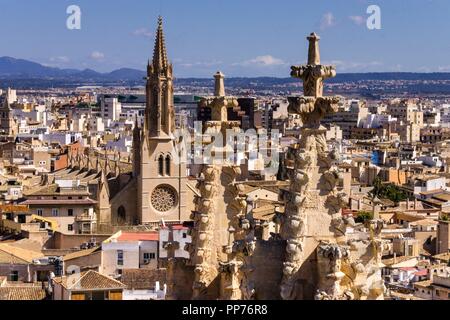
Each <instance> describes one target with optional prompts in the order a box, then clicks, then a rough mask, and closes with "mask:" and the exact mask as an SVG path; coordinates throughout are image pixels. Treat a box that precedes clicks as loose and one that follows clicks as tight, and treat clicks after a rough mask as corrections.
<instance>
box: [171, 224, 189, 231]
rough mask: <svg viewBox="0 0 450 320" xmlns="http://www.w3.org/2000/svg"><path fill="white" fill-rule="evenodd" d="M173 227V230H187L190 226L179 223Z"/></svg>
mask: <svg viewBox="0 0 450 320" xmlns="http://www.w3.org/2000/svg"><path fill="white" fill-rule="evenodd" d="M172 229H173V230H187V229H188V228H187V227H185V226H183V225H181V224H177V225H174V226H172Z"/></svg>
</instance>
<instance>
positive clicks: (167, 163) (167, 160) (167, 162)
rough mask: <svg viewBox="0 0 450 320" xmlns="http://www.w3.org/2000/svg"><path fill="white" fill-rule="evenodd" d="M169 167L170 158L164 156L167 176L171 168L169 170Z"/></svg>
mask: <svg viewBox="0 0 450 320" xmlns="http://www.w3.org/2000/svg"><path fill="white" fill-rule="evenodd" d="M170 167H171V159H170V156H166V175H167V176H170V174H171V172H170V171H171V170H170Z"/></svg>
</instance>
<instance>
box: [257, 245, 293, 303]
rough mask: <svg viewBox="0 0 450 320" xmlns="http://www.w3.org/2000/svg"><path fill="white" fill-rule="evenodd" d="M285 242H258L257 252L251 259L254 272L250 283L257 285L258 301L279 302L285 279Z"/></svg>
mask: <svg viewBox="0 0 450 320" xmlns="http://www.w3.org/2000/svg"><path fill="white" fill-rule="evenodd" d="M285 248H286V242H285V241H262V240H260V241H258V242H257V244H256V248H255V251H254V253H253V255H252V256H251V257H249V260H248V261H249V263H250V264H251V265H252V266H253V268H254V271H253V272H252V273H251V276H250V279H249V280H250V281H252V282H254V284H255V298H256V300H279V299H281V297H280V283H281V279H282V277H283V261H284V255H285Z"/></svg>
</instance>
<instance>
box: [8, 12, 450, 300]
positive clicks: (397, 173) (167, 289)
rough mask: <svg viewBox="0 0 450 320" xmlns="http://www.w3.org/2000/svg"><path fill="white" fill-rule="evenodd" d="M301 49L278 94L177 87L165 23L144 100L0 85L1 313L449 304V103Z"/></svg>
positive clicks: (127, 92)
mask: <svg viewBox="0 0 450 320" xmlns="http://www.w3.org/2000/svg"><path fill="white" fill-rule="evenodd" d="M307 39H308V42H305V43H304V44H305V45H308V46H309V47H308V48H309V49H308V61H307V63H306V64H304V65H300V66H293V67H292V73H291V76H292V78H294V79H296V80H297V81H298V84H299V85H298V88H297V91H294V92H286V94H281V92H280V90H279V89H276V90H270V89H267V90H264V92H258V93H255V92H252V93H250V92H248V91H247V92H238V91H236V90H233V92H232V94H233V95H228V94H229V93H228V91H227V87H226V83H227V79H226V78H225V75H224V74H223V73H221V72H220V71H218V72H217V73H216V74H214V75H211V84H212V85H211V86H210V87H201V88H197V89H195V90H194V89H192V88H191V87H179V88H177V87H176V86H174V84H173V78H174V76H175V75H176V72H177V71H176V70H173V68H172V65H171V63H170V58H169V54H170V47H169V48H166V44H165V37H164V29H163V21H162V18H159V20H158V24H157V29H156V36H155V45H154V52H153V53H149V56H150V60H149V62H148V65H147V77H146V79H145V83H144V81H143V85H142V86H137V87H101V86H83V87H77V88H52V89H26V90H25V89H20V90H15V89H14V88H3V89H1V90H0V96H1V98H0V109H1V110H0V115H1V117H0V158H1V159H0V160H1V162H0V189H1V192H0V300H178V299H182V300H186V299H188V300H189V299H198V300H200V299H209V300H217V299H220V300H268V299H275V300H280V299H284V300H297V299H316V300H450V226H449V224H450V219H449V217H450V100H448V99H447V98H439V97H437V98H430V97H414V98H411V97H409V98H408V97H404V96H402V95H401V94H399V95H398V97H395V96H394V94H393V93H392V92H390V93H389V95H390V96H391V97H388V98H386V97H384V98H381V99H379V98H372V99H367V98H364V97H356V96H355V95H354V94H351V95H349V96H347V97H346V95H345V93H341V92H339V95H331V94H335V93H334V91H333V86H327V85H326V79H328V78H333V77H334V76H336V70H335V68H334V67H333V66H325V65H322V64H321V60H320V52H319V40H320V37H319V36H318V35H317V34H315V33H312V34H311V35H309V36H308V38H307ZM320 41H327V40H326V39H325V38H324V39H323V40H320ZM306 50H307V48H306V47H305V51H306ZM324 82H325V90H324ZM0 87H1V83H0ZM341 89H342V88H341ZM342 91H345V90H342ZM324 92H325V94H326V95H325V94H324ZM330 92H331V94H330ZM328 94H330V95H328Z"/></svg>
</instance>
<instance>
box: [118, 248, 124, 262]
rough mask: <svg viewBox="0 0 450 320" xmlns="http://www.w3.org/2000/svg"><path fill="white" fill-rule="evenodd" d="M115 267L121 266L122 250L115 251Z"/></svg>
mask: <svg viewBox="0 0 450 320" xmlns="http://www.w3.org/2000/svg"><path fill="white" fill-rule="evenodd" d="M117 265H118V266H123V250H117Z"/></svg>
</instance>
